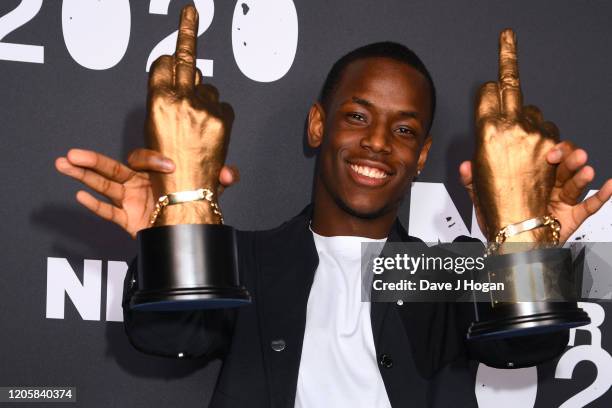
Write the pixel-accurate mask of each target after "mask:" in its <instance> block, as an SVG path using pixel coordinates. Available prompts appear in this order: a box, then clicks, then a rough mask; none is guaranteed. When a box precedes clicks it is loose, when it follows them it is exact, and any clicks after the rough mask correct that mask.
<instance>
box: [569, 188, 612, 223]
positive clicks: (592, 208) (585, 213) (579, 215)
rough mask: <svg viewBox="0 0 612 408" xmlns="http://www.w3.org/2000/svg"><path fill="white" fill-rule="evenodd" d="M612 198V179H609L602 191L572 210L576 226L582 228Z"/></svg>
mask: <svg viewBox="0 0 612 408" xmlns="http://www.w3.org/2000/svg"><path fill="white" fill-rule="evenodd" d="M610 197H612V179H608V181H606V183H605V184H604V185H603V186H602V187H601V189H600V190H599V191H598V192H597V193H595V194H593V195H592V196H591V197H589V198H587V199H586V200H584V201H583V202H581V203H580V204H578V205H576V206H575V207H574V208H573V209H572V215H573V218H574V221H575V222H576V225H578V226H580V224H582V223H583V222H584V220H586V219H587V218H588V217H590V216H591V215H593V214H595V213H596V212H597V211H598V210H599V209H600V208H601V206H603V205H604V204H605V203H606V202H608V200H610Z"/></svg>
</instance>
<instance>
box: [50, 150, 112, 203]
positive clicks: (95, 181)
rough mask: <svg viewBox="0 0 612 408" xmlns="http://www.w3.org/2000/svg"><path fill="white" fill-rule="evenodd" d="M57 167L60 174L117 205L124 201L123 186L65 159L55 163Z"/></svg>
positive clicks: (61, 158)
mask: <svg viewBox="0 0 612 408" xmlns="http://www.w3.org/2000/svg"><path fill="white" fill-rule="evenodd" d="M55 167H56V168H57V170H58V171H59V172H60V173H62V174H65V175H66V176H69V177H72V178H73V179H75V180H78V181H80V182H81V183H83V184H85V185H86V186H87V187H90V188H92V189H94V190H95V191H97V192H98V193H100V194H103V195H105V196H106V197H108V198H109V199H111V200H113V201H114V202H115V203H119V202H120V201H121V200H122V199H123V186H122V185H121V184H119V183H116V182H114V181H111V180H109V179H107V178H105V177H102V176H101V175H99V174H98V173H96V172H94V171H91V170H88V169H84V168H82V167H77V166H74V165H72V164H71V163H70V162H69V161H68V160H67V159H66V158H64V157H60V158H59V159H57V160H56V161H55Z"/></svg>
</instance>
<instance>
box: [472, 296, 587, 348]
mask: <svg viewBox="0 0 612 408" xmlns="http://www.w3.org/2000/svg"><path fill="white" fill-rule="evenodd" d="M476 308H477V310H478V315H479V321H477V322H474V323H472V324H471V325H470V328H469V330H468V334H467V337H468V339H469V340H477V339H485V338H487V339H502V338H508V337H515V336H525V335H530V334H539V333H547V332H555V331H559V330H564V329H570V328H572V327H578V326H583V325H585V324H589V323H590V322H591V319H590V318H589V316H588V315H587V313H586V312H585V311H584V310H582V309H581V308H579V307H578V305H577V304H576V302H521V303H516V304H504V305H501V306H497V307H494V308H493V307H491V305H490V304H487V303H477V304H476Z"/></svg>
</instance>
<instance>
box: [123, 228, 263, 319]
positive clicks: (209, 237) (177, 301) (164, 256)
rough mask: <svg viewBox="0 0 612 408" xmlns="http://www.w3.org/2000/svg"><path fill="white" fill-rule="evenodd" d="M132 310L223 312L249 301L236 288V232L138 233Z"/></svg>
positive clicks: (150, 230) (171, 230) (175, 230)
mask: <svg viewBox="0 0 612 408" xmlns="http://www.w3.org/2000/svg"><path fill="white" fill-rule="evenodd" d="M138 243H139V255H138V274H137V277H136V279H137V286H138V290H137V291H136V292H135V293H134V295H133V296H132V298H131V301H130V307H131V308H132V309H133V310H140V311H172V310H197V309H217V308H229V307H236V306H241V305H244V304H247V303H249V302H250V301H251V298H250V296H249V293H248V292H247V291H246V289H245V288H244V287H242V286H240V283H239V275H238V254H237V248H236V232H235V230H234V229H233V228H232V227H229V226H227V225H209V224H184V225H168V226H162V227H154V228H148V229H145V230H142V231H140V232H139V233H138Z"/></svg>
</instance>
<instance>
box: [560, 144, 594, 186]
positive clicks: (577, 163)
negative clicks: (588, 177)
mask: <svg viewBox="0 0 612 408" xmlns="http://www.w3.org/2000/svg"><path fill="white" fill-rule="evenodd" d="M560 150H561V154H562V155H563V157H562V159H561V162H560V163H559V167H557V175H556V180H555V187H561V186H563V185H564V184H565V183H566V182H567V181H568V180H569V179H570V178H572V177H573V176H574V174H576V172H577V171H578V170H580V168H582V167H583V166H584V165H585V164H586V162H587V160H588V158H589V156H588V154H587V152H585V151H584V150H582V149H577V148H575V147H573V148H571V147H570V148H565V147H562V148H561V149H560Z"/></svg>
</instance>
